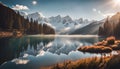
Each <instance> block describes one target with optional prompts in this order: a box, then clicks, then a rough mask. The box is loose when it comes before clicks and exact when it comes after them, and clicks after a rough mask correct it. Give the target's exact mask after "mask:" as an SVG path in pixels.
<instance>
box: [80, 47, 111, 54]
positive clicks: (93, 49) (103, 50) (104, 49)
mask: <svg viewBox="0 0 120 69" xmlns="http://www.w3.org/2000/svg"><path fill="white" fill-rule="evenodd" d="M78 50H79V51H82V52H90V53H110V52H112V49H111V48H110V47H105V46H83V47H80V48H79V49H78Z"/></svg>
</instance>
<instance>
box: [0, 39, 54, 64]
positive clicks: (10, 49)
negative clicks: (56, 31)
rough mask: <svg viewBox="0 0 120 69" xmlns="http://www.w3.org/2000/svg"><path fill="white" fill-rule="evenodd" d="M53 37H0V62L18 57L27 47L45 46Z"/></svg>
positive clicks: (35, 48)
mask: <svg viewBox="0 0 120 69" xmlns="http://www.w3.org/2000/svg"><path fill="white" fill-rule="evenodd" d="M53 40H54V37H51V38H48V37H47V38H41V37H21V38H0V64H2V63H3V62H5V61H9V60H12V59H14V58H18V57H20V54H21V53H22V52H24V51H26V50H28V48H30V49H34V51H35V50H37V48H38V46H39V44H41V43H42V44H43V45H42V46H45V45H46V44H48V43H49V42H52V41H53Z"/></svg>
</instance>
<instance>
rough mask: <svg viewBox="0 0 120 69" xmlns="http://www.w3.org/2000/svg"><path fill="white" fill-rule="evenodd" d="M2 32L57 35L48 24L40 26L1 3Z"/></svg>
mask: <svg viewBox="0 0 120 69" xmlns="http://www.w3.org/2000/svg"><path fill="white" fill-rule="evenodd" d="M0 31H9V32H15V31H19V32H21V33H22V34H55V31H54V28H52V27H51V26H49V25H47V24H39V23H38V21H34V20H33V19H30V20H29V19H28V18H26V19H25V18H24V17H23V16H21V15H20V13H19V12H15V11H14V10H12V9H11V8H9V7H7V6H5V5H3V4H2V3H0Z"/></svg>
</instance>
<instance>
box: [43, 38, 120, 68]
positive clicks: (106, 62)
mask: <svg viewBox="0 0 120 69" xmlns="http://www.w3.org/2000/svg"><path fill="white" fill-rule="evenodd" d="M78 50H79V51H82V52H89V53H101V54H103V53H104V54H105V53H111V52H112V51H113V50H117V53H118V54H110V55H109V56H106V55H101V56H95V57H90V58H83V59H79V60H76V61H65V62H63V63H58V64H55V65H53V66H50V67H47V68H44V69H114V68H116V69H119V68H120V53H119V51H118V50H120V40H116V39H115V37H114V36H111V37H108V38H106V39H105V40H103V41H101V42H97V43H95V44H94V45H92V46H82V47H80V48H79V49H78Z"/></svg>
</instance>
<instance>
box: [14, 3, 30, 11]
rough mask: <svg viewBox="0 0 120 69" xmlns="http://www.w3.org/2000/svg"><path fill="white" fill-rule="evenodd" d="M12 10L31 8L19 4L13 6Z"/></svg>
mask: <svg viewBox="0 0 120 69" xmlns="http://www.w3.org/2000/svg"><path fill="white" fill-rule="evenodd" d="M12 9H14V10H29V8H28V7H27V6H24V5H19V4H16V5H15V6H13V7H12Z"/></svg>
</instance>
